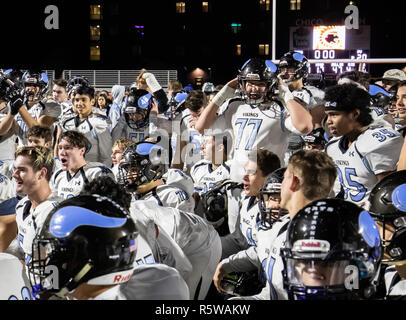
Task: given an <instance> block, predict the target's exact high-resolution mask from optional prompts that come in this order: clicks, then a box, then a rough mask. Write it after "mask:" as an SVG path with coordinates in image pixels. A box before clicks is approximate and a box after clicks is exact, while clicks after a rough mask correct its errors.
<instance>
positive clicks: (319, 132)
mask: <svg viewBox="0 0 406 320" xmlns="http://www.w3.org/2000/svg"><path fill="white" fill-rule="evenodd" d="M324 135H325V131H324V129H323V128H316V129H313V130H312V131H311V132H309V133H308V134H306V135H304V136H301V137H302V139H303V141H304V143H305V149H313V147H314V146H320V147H321V148H322V149H324V146H325V145H326V143H327V140H326V139H325V137H324Z"/></svg>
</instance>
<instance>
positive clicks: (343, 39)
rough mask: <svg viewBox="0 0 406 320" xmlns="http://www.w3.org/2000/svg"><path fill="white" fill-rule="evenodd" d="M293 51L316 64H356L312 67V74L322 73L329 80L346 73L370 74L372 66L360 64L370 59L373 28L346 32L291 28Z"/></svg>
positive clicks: (341, 29)
mask: <svg viewBox="0 0 406 320" xmlns="http://www.w3.org/2000/svg"><path fill="white" fill-rule="evenodd" d="M289 49H290V50H294V51H298V52H301V53H303V54H304V55H305V56H306V57H307V58H308V59H312V60H319V59H323V60H332V59H352V60H354V62H349V63H342V62H338V63H337V62H332V63H324V62H320V63H317V62H316V63H312V64H311V65H310V70H309V73H311V74H321V73H322V74H324V75H325V76H326V78H333V77H335V76H336V75H337V74H339V73H342V72H346V71H352V70H359V71H364V72H369V67H368V65H367V64H365V63H357V60H359V59H367V58H369V57H370V26H366V25H360V26H359V29H346V27H345V26H301V27H290V41H289Z"/></svg>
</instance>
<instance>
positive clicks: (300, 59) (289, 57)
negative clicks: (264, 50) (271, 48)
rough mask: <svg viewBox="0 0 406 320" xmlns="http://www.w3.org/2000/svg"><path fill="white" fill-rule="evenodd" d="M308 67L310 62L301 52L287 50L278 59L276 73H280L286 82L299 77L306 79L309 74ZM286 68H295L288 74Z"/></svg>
mask: <svg viewBox="0 0 406 320" xmlns="http://www.w3.org/2000/svg"><path fill="white" fill-rule="evenodd" d="M309 67H310V62H309V60H308V59H307V58H306V57H305V56H304V55H303V54H302V53H300V52H295V51H289V52H287V53H285V54H284V55H283V56H282V58H280V60H279V64H278V74H280V75H281V77H282V79H283V80H284V81H285V83H286V84H289V83H290V82H292V81H294V80H298V79H301V78H303V81H306V79H307V76H308V75H309ZM286 68H294V69H295V70H294V72H293V73H292V74H290V73H288V71H287V69H286Z"/></svg>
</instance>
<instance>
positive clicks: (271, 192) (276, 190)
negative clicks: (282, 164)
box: [257, 168, 288, 229]
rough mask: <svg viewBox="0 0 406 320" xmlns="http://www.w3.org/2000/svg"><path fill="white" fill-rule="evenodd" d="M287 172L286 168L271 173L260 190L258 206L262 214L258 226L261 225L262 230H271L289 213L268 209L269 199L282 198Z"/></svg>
mask: <svg viewBox="0 0 406 320" xmlns="http://www.w3.org/2000/svg"><path fill="white" fill-rule="evenodd" d="M285 171H286V168H279V169H276V170H275V171H273V172H272V173H270V174H269V175H268V176H267V177H266V179H265V182H264V185H263V187H262V188H261V189H260V190H259V202H258V206H259V212H260V214H259V216H258V217H257V224H260V226H261V227H262V228H265V229H270V228H271V227H272V224H273V223H274V222H276V221H279V220H280V218H282V217H283V216H284V215H286V214H287V213H288V212H287V211H286V210H285V209H282V208H278V209H270V208H267V203H268V200H269V198H271V197H275V196H278V197H280V194H281V185H282V181H283V175H284V173H285ZM279 199H280V198H279Z"/></svg>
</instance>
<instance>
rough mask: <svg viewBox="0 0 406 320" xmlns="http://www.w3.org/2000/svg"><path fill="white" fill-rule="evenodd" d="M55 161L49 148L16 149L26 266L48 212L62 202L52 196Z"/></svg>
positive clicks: (20, 232) (19, 219)
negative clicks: (21, 195)
mask: <svg viewBox="0 0 406 320" xmlns="http://www.w3.org/2000/svg"><path fill="white" fill-rule="evenodd" d="M53 166H54V157H53V154H52V151H51V150H50V149H49V148H46V147H40V146H31V147H29V146H25V147H21V148H19V149H17V151H16V153H15V161H14V173H13V179H14V180H15V182H16V186H17V189H16V191H17V193H19V194H24V195H25V196H24V198H22V199H21V200H20V201H19V202H18V204H17V206H16V221H17V226H18V240H19V243H20V246H21V247H22V249H23V250H24V254H25V263H26V264H28V263H29V262H30V260H31V257H32V241H33V239H34V237H35V235H36V234H37V232H38V230H39V229H41V227H42V225H43V223H44V221H45V219H46V217H47V215H48V214H49V212H50V211H51V210H52V209H53V208H55V207H56V205H57V204H58V203H59V202H60V201H62V199H60V198H59V197H58V196H55V195H53V194H52V190H51V187H50V185H49V180H50V179H51V176H52V170H53Z"/></svg>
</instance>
